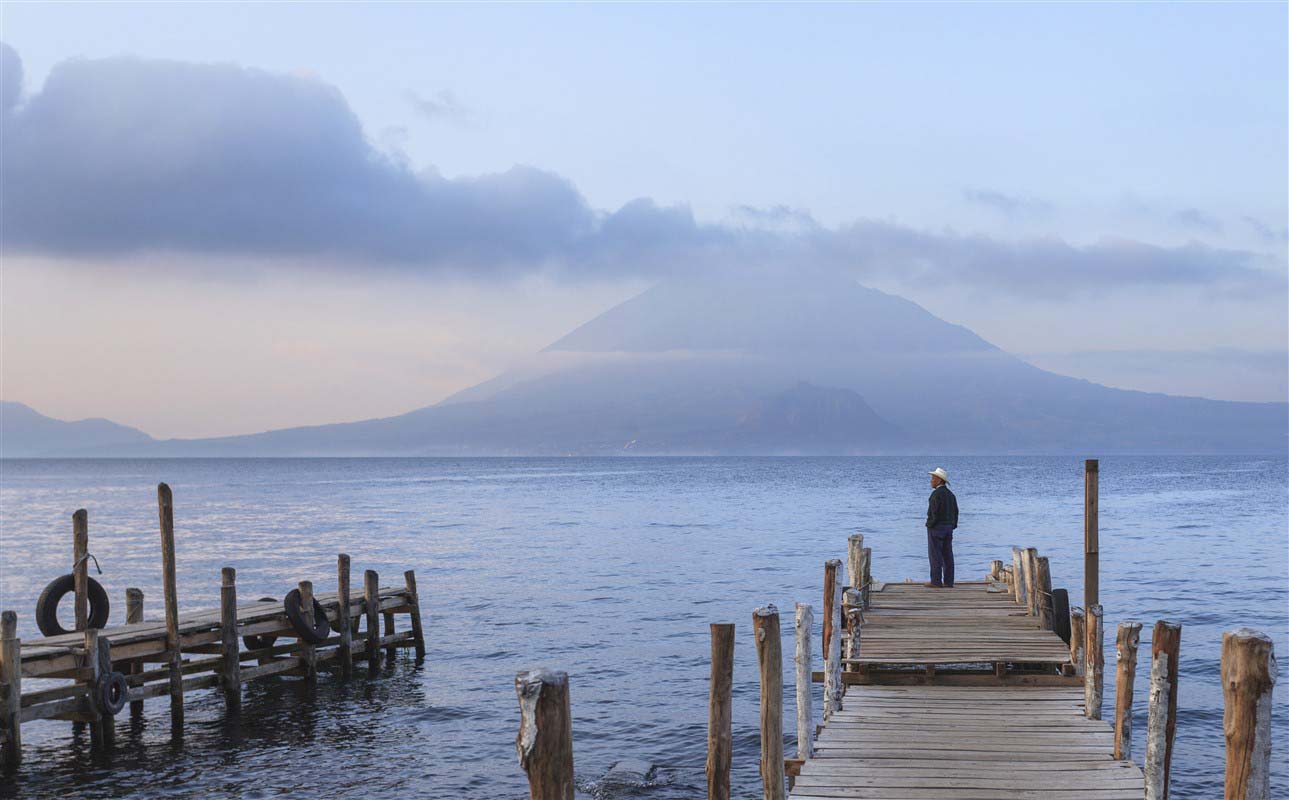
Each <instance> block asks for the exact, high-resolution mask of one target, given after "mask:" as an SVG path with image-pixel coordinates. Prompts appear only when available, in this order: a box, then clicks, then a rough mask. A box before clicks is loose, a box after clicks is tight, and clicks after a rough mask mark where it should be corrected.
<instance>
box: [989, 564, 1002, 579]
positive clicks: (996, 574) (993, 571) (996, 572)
mask: <svg viewBox="0 0 1289 800" xmlns="http://www.w3.org/2000/svg"><path fill="white" fill-rule="evenodd" d="M1002 579H1003V562H1002V559H1000V558H995V559H994V560H993V561H990V562H989V580H991V581H994V582H997V581H1001V580H1002Z"/></svg>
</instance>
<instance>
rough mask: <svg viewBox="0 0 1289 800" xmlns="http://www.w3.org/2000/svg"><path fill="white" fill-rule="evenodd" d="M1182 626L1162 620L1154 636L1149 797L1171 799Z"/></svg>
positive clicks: (1147, 771)
mask: <svg viewBox="0 0 1289 800" xmlns="http://www.w3.org/2000/svg"><path fill="white" fill-rule="evenodd" d="M1181 643H1182V626H1181V625H1178V624H1177V623H1174V622H1166V621H1164V620H1162V619H1161V620H1160V621H1158V622H1156V623H1155V630H1154V632H1153V633H1152V634H1151V637H1150V652H1151V664H1150V707H1149V709H1148V711H1147V717H1146V765H1145V774H1146V800H1167V798H1168V781H1169V773H1170V772H1171V771H1172V761H1173V737H1174V735H1175V734H1176V733H1177V663H1178V656H1179V655H1180V653H1181Z"/></svg>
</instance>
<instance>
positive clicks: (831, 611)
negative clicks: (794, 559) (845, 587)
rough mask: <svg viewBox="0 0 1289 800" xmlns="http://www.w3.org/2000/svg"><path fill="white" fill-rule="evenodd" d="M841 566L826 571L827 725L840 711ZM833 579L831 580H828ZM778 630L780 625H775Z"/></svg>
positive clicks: (831, 564) (836, 563)
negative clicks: (835, 712)
mask: <svg viewBox="0 0 1289 800" xmlns="http://www.w3.org/2000/svg"><path fill="white" fill-rule="evenodd" d="M840 566H841V562H840V561H837V560H835V559H834V560H832V561H829V562H828V563H827V564H826V565H825V567H824V612H825V614H826V615H827V616H825V617H824V722H827V721H828V720H830V719H832V715H833V712H834V711H838V710H840V709H841V583H840V582H839V581H838V580H837V569H838V568H839V567H840ZM830 576H831V580H830V579H829V578H830ZM775 625H776V627H777V626H778V623H777V622H776V623H775Z"/></svg>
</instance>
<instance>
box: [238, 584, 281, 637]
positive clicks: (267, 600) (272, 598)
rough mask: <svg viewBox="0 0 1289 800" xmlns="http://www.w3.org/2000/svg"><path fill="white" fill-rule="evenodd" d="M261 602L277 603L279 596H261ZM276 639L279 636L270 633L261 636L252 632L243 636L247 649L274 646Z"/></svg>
mask: <svg viewBox="0 0 1289 800" xmlns="http://www.w3.org/2000/svg"><path fill="white" fill-rule="evenodd" d="M260 602H261V603H276V602H277V598H276V597H261V598H260ZM276 641H277V637H276V636H269V635H259V636H257V635H255V634H251V635H250V636H243V637H242V644H244V645H246V649H247V650H263V649H264V648H266V647H272V646H273V643H274V642H276Z"/></svg>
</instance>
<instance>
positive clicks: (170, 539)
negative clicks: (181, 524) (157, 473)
mask: <svg viewBox="0 0 1289 800" xmlns="http://www.w3.org/2000/svg"><path fill="white" fill-rule="evenodd" d="M157 512H158V515H159V517H160V522H161V580H162V588H163V590H164V594H165V606H166V655H167V656H168V663H169V668H170V724H171V726H172V727H176V728H178V727H182V726H183V721H184V683H183V657H182V655H181V654H180V652H179V646H180V640H179V589H178V585H177V583H176V578H175V505H174V495H173V494H172V493H171V491H170V487H169V486H167V485H166V484H164V483H158V484H157Z"/></svg>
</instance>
